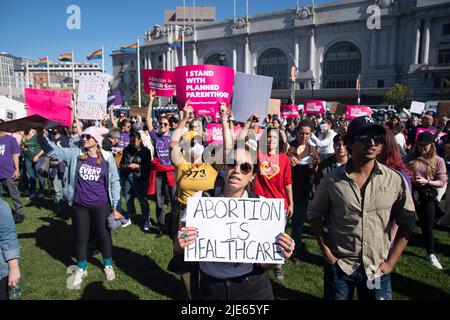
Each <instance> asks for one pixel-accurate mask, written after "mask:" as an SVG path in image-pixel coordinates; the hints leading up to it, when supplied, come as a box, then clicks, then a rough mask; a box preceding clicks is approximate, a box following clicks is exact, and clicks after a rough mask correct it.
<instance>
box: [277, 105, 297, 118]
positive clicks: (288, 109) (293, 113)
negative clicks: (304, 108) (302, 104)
mask: <svg viewBox="0 0 450 320" xmlns="http://www.w3.org/2000/svg"><path fill="white" fill-rule="evenodd" d="M280 116H281V117H282V118H298V117H299V114H298V106H297V105H296V104H289V105H284V106H281V107H280Z"/></svg>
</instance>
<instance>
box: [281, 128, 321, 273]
mask: <svg viewBox="0 0 450 320" xmlns="http://www.w3.org/2000/svg"><path fill="white" fill-rule="evenodd" d="M312 132H313V126H312V123H311V122H310V121H309V120H302V121H301V122H300V123H299V125H298V129H297V135H296V140H295V141H294V142H292V143H291V146H290V147H289V149H288V152H287V156H288V157H289V159H290V162H291V170H292V193H293V197H294V214H293V215H292V233H291V236H292V238H293V239H294V240H295V242H296V243H297V246H296V251H295V252H294V254H293V255H292V256H293V258H292V259H293V262H294V263H295V264H296V265H298V264H299V263H300V248H301V244H302V242H301V239H302V233H303V225H304V224H305V220H306V210H307V209H308V204H309V199H310V198H311V193H312V191H313V181H314V176H315V174H316V172H317V168H318V167H319V162H320V159H319V153H318V152H317V149H316V147H314V146H312V145H311V144H310V142H309V140H310V137H311V134H312Z"/></svg>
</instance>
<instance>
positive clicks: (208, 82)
mask: <svg viewBox="0 0 450 320" xmlns="http://www.w3.org/2000/svg"><path fill="white" fill-rule="evenodd" d="M175 84H176V88H177V102H178V108H180V109H182V108H183V106H184V104H185V102H186V101H187V100H190V101H191V106H192V107H193V109H194V111H195V113H196V114H197V115H198V114H200V113H203V114H205V113H206V114H208V115H212V116H213V115H214V113H215V112H216V111H218V110H219V105H220V103H221V102H225V103H226V104H227V105H229V104H230V100H231V93H232V92H233V84H234V70H233V69H231V68H228V67H222V66H214V65H195V66H184V67H177V68H176V69H175ZM211 110H214V113H211Z"/></svg>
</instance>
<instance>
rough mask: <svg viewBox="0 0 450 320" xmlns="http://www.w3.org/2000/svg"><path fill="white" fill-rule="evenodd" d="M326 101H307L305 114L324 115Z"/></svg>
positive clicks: (304, 104)
mask: <svg viewBox="0 0 450 320" xmlns="http://www.w3.org/2000/svg"><path fill="white" fill-rule="evenodd" d="M325 105H326V102H325V101H321V100H307V101H305V102H303V106H304V108H303V112H304V113H305V114H324V113H325Z"/></svg>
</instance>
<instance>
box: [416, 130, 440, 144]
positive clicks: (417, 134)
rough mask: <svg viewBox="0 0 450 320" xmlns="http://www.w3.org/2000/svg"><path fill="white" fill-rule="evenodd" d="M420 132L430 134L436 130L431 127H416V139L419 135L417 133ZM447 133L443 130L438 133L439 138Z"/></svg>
mask: <svg viewBox="0 0 450 320" xmlns="http://www.w3.org/2000/svg"><path fill="white" fill-rule="evenodd" d="M422 132H430V133H432V134H435V133H436V130H432V129H425V128H417V133H416V141H417V138H418V137H419V134H421V133H422ZM446 135H447V134H446V133H444V132H441V133H439V139H440V138H442V137H443V136H446Z"/></svg>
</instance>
